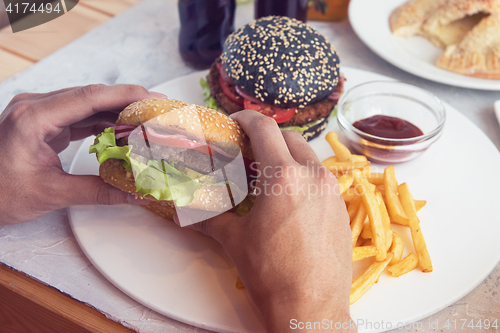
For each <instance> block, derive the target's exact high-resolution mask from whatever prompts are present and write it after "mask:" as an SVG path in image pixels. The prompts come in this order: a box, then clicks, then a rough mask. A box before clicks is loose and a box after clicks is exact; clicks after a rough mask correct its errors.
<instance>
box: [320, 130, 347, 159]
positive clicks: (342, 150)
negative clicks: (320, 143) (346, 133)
mask: <svg viewBox="0 0 500 333" xmlns="http://www.w3.org/2000/svg"><path fill="white" fill-rule="evenodd" d="M325 139H326V141H328V143H329V144H330V147H332V149H333V152H334V153H335V156H337V158H338V160H339V161H342V162H354V159H353V157H352V154H351V152H350V151H349V149H348V148H347V147H346V146H344V145H343V144H342V143H341V142H340V141H339V136H338V134H337V133H335V132H329V133H328V134H327V135H326V137H325Z"/></svg>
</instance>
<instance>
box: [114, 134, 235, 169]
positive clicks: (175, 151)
mask: <svg viewBox="0 0 500 333" xmlns="http://www.w3.org/2000/svg"><path fill="white" fill-rule="evenodd" d="M138 138H139V137H138ZM133 140H134V138H131V140H130V144H131V145H132V147H133V148H132V150H131V153H133V154H136V155H140V156H143V157H144V159H145V161H147V160H150V159H154V160H160V159H161V160H165V161H166V162H168V163H171V162H177V163H180V164H182V165H184V166H186V167H188V168H190V169H193V170H195V171H197V172H199V173H203V174H209V173H213V172H214V171H215V170H220V169H221V168H222V167H225V168H232V165H231V164H228V162H230V161H226V160H224V159H223V158H218V155H217V154H215V155H214V156H212V160H213V168H212V160H211V158H210V156H208V155H206V154H204V153H202V152H199V151H197V150H194V149H186V148H177V147H169V146H163V145H157V144H155V143H153V142H148V145H145V144H144V139H142V138H139V140H140V142H138V143H137V144H134V142H133ZM117 143H118V145H119V146H124V145H128V144H129V138H128V137H125V138H121V139H119V140H118V142H117ZM228 172H230V170H228Z"/></svg>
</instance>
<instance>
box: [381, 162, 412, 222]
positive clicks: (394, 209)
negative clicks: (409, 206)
mask: <svg viewBox="0 0 500 333" xmlns="http://www.w3.org/2000/svg"><path fill="white" fill-rule="evenodd" d="M384 187H385V199H386V201H387V208H388V209H389V214H390V215H391V218H392V219H393V220H394V221H396V222H397V223H399V224H402V225H408V217H407V216H406V213H405V210H404V209H403V206H402V205H401V201H400V200H399V196H398V193H397V191H398V182H397V181H396V176H395V174H394V166H393V165H391V166H388V167H387V168H385V170H384Z"/></svg>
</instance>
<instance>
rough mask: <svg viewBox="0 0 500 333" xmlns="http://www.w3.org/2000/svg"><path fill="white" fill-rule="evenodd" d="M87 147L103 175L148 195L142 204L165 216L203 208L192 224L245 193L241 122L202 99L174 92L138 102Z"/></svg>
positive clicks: (246, 148) (247, 150)
mask: <svg viewBox="0 0 500 333" xmlns="http://www.w3.org/2000/svg"><path fill="white" fill-rule="evenodd" d="M89 153H95V154H96V156H97V160H98V162H99V163H100V167H99V175H100V176H101V178H102V179H103V180H104V181H105V182H107V183H109V184H111V185H113V186H115V187H117V188H119V189H121V190H123V191H126V192H128V193H131V194H134V195H136V196H137V197H140V198H146V199H149V203H148V204H147V205H145V206H143V207H144V208H146V209H148V210H150V211H152V212H153V213H155V214H157V215H160V216H162V217H164V218H166V219H170V220H172V218H173V216H174V214H175V213H176V212H177V213H179V210H180V209H181V210H182V209H185V210H186V209H187V210H189V211H198V212H202V213H203V214H198V215H197V216H200V217H199V218H197V219H198V220H192V221H191V223H195V222H198V221H201V220H203V219H206V218H209V217H211V216H214V215H218V214H220V213H222V212H224V211H228V210H231V209H233V210H234V209H235V207H236V206H237V205H238V204H239V203H240V202H241V201H243V199H244V198H245V197H246V196H247V194H248V181H249V179H248V178H247V173H246V172H245V167H248V165H249V163H250V162H251V161H252V160H253V155H252V150H251V147H250V142H249V139H248V137H247V136H246V134H245V133H244V132H243V130H242V129H241V127H240V126H239V125H238V123H236V122H235V121H233V120H232V119H230V118H229V117H227V116H225V115H223V114H221V113H219V112H217V111H214V110H212V109H208V108H205V107H202V106H198V105H193V104H188V103H184V102H181V101H177V100H173V99H148V100H143V101H139V102H136V103H133V104H131V105H129V106H128V107H127V108H125V109H124V110H123V111H122V112H121V113H120V115H119V117H118V120H117V121H116V125H115V126H113V127H109V128H107V129H106V130H105V131H104V132H103V133H101V134H99V135H98V136H97V137H96V138H95V141H94V144H93V145H92V146H90V148H89ZM207 214H208V215H207ZM181 225H182V223H181Z"/></svg>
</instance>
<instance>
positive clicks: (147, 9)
mask: <svg viewBox="0 0 500 333" xmlns="http://www.w3.org/2000/svg"><path fill="white" fill-rule="evenodd" d="M67 15H71V12H70V13H69V14H67ZM252 17H253V6H252V5H251V4H247V5H243V6H240V7H238V8H237V13H236V26H240V25H242V24H245V23H247V22H249V21H250V20H251V19H252ZM310 23H311V25H313V26H314V27H316V28H317V29H318V30H319V31H320V32H321V33H323V34H324V35H325V36H326V37H327V38H328V39H329V40H330V41H331V42H332V43H333V44H334V45H335V47H336V49H337V51H338V52H339V54H340V58H341V61H342V65H345V66H349V67H355V68H360V69H364V70H368V71H372V72H376V73H380V74H384V75H387V76H391V77H393V78H396V79H400V80H403V81H406V82H409V83H413V84H416V85H419V86H421V87H424V88H425V89H427V90H430V91H432V92H433V93H434V94H436V95H437V96H438V97H440V98H441V99H442V100H444V101H446V102H448V103H449V104H451V105H452V106H454V107H455V108H456V109H457V110H459V111H460V112H462V113H463V114H464V115H465V116H466V117H468V118H469V119H470V120H471V121H472V122H473V123H475V124H476V125H477V126H478V127H479V128H480V129H481V130H483V131H484V132H485V133H486V135H487V136H488V137H489V138H490V139H491V140H492V141H493V143H494V144H495V145H496V146H497V148H500V128H499V125H498V123H497V121H496V119H495V115H494V111H493V103H494V101H495V100H496V99H500V92H492V91H480V90H472V89H463V88H457V87H452V86H447V85H443V84H439V83H435V82H431V81H428V80H425V79H421V78H419V77H417V76H414V75H411V74H408V73H406V72H404V71H402V70H399V69H398V68H396V67H394V66H392V65H390V64H389V63H387V62H386V61H384V60H382V59H381V58H379V57H378V56H377V55H375V54H374V53H373V52H372V51H370V50H369V49H368V48H367V47H366V46H365V45H364V44H363V43H362V42H361V41H360V40H359V38H358V37H357V36H356V35H355V34H354V32H353V30H352V28H351V26H350V24H349V22H348V20H344V21H342V22H339V23H320V22H310ZM367 23H368V22H367ZM178 31H179V19H178V16H177V1H174V0H143V1H142V2H140V3H138V4H137V5H135V6H133V7H131V8H130V9H129V10H127V11H125V12H123V13H122V14H119V15H117V16H116V17H114V18H112V19H111V20H109V21H108V22H106V23H104V24H103V25H101V26H99V27H98V28H96V29H94V30H93V31H91V32H89V33H88V34H86V35H84V36H83V37H81V38H79V39H77V40H76V41H74V42H73V43H71V44H69V45H67V46H66V47H64V48H62V49H61V50H59V51H57V52H55V53H53V54H52V55H50V56H48V57H47V58H45V59H43V60H41V61H40V62H38V63H36V64H35V65H33V66H31V67H30V68H28V69H27V70H25V71H24V72H22V73H19V74H17V75H15V76H14V77H12V78H10V79H8V80H6V81H4V82H2V83H0V110H3V109H4V108H5V106H6V105H7V103H8V102H9V101H10V99H11V98H12V97H13V96H14V95H16V94H18V93H21V92H47V91H52V90H56V89H60V88H64V87H69V86H77V85H85V84H90V83H104V84H108V85H111V84H118V83H133V84H139V85H143V86H145V87H146V88H149V87H153V86H155V85H157V84H159V83H162V82H165V81H168V80H170V79H173V78H176V77H179V76H182V75H186V74H189V73H191V72H194V71H195V69H193V68H190V67H188V66H186V65H185V64H184V63H183V61H182V59H181V58H180V56H179V54H178V51H177V46H178V43H177V35H178ZM54 38H57V34H56V33H55V34H54ZM79 144H80V142H74V143H72V144H71V145H70V146H69V147H68V149H66V150H65V151H64V152H62V153H61V154H60V157H61V160H62V162H63V166H64V168H65V170H68V168H69V165H70V163H71V160H72V158H73V156H74V154H75V153H76V150H77V149H78V147H79ZM464 158H465V157H464ZM485 232H487V231H485ZM0 262H2V263H4V264H6V265H8V266H11V267H13V268H15V269H17V270H20V271H22V272H24V273H26V274H28V275H30V276H32V277H34V278H36V279H38V280H40V281H42V282H44V283H46V284H48V285H50V286H53V287H55V288H57V289H59V290H61V291H62V292H64V293H67V294H69V295H71V296H72V297H74V298H76V299H78V300H80V301H82V302H86V303H88V304H90V305H92V306H93V307H95V308H97V309H98V310H99V311H101V312H103V313H104V314H106V316H108V317H109V318H111V319H113V320H115V321H117V322H120V323H122V324H123V325H124V326H126V327H129V328H132V329H134V330H136V331H137V332H144V333H146V332H147V333H156V332H175V333H177V332H206V331H205V330H202V329H199V328H195V327H192V326H189V325H186V324H183V323H180V322H177V321H175V320H172V319H170V318H167V317H165V316H162V315H160V314H157V313H155V312H154V311H152V310H150V309H148V308H147V307H145V306H142V305H141V304H139V303H137V302H136V301H134V300H132V299H131V298H129V297H128V296H126V295H125V294H123V293H122V292H121V291H119V290H118V289H117V288H115V287H114V286H113V285H112V284H110V283H109V282H108V281H107V280H106V279H105V278H104V277H103V276H102V275H101V274H100V273H99V272H97V270H96V269H95V268H94V267H93V266H92V264H91V263H90V262H89V260H88V259H87V258H86V257H85V255H84V254H83V252H82V251H81V250H80V248H79V246H78V244H77V242H76V240H75V237H74V236H73V233H72V231H71V229H70V226H69V222H68V218H67V214H66V211H65V210H60V211H55V212H52V213H50V214H48V215H46V216H44V217H42V218H40V219H37V220H35V221H31V222H28V223H25V224H21V225H16V226H3V227H0ZM464 269H466V268H464ZM499 292H500V266H497V268H496V269H495V270H494V271H493V272H492V273H491V274H490V275H489V277H488V278H487V279H486V280H485V281H484V282H482V283H481V284H480V285H479V286H478V287H477V288H476V289H474V290H473V291H472V292H471V293H469V294H468V295H467V296H465V297H464V298H462V299H461V300H459V301H457V302H456V303H455V304H453V305H451V306H449V307H447V308H445V309H443V310H441V311H440V312H438V313H436V314H434V315H433V316H431V317H429V318H426V319H424V320H423V321H422V324H423V325H422V328H421V329H418V331H419V332H432V331H433V329H432V328H430V327H429V322H436V321H439V323H440V325H442V323H444V322H445V321H446V319H450V320H454V319H456V320H458V321H459V320H460V319H467V321H470V320H474V322H477V321H478V320H479V319H482V320H484V319H489V320H495V319H499V321H500V297H498V295H497V293H499ZM410 331H411V332H414V331H415V329H414V328H413V329H404V328H403V329H399V330H396V331H395V332H410ZM444 331H447V330H446V329H445V330H444ZM449 331H450V332H451V331H453V332H456V331H463V332H468V331H471V329H470V328H467V327H465V328H464V329H459V330H454V329H450V330H449ZM474 331H478V329H475V330H474ZM479 331H481V330H479ZM490 331H494V330H491V329H490Z"/></svg>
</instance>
